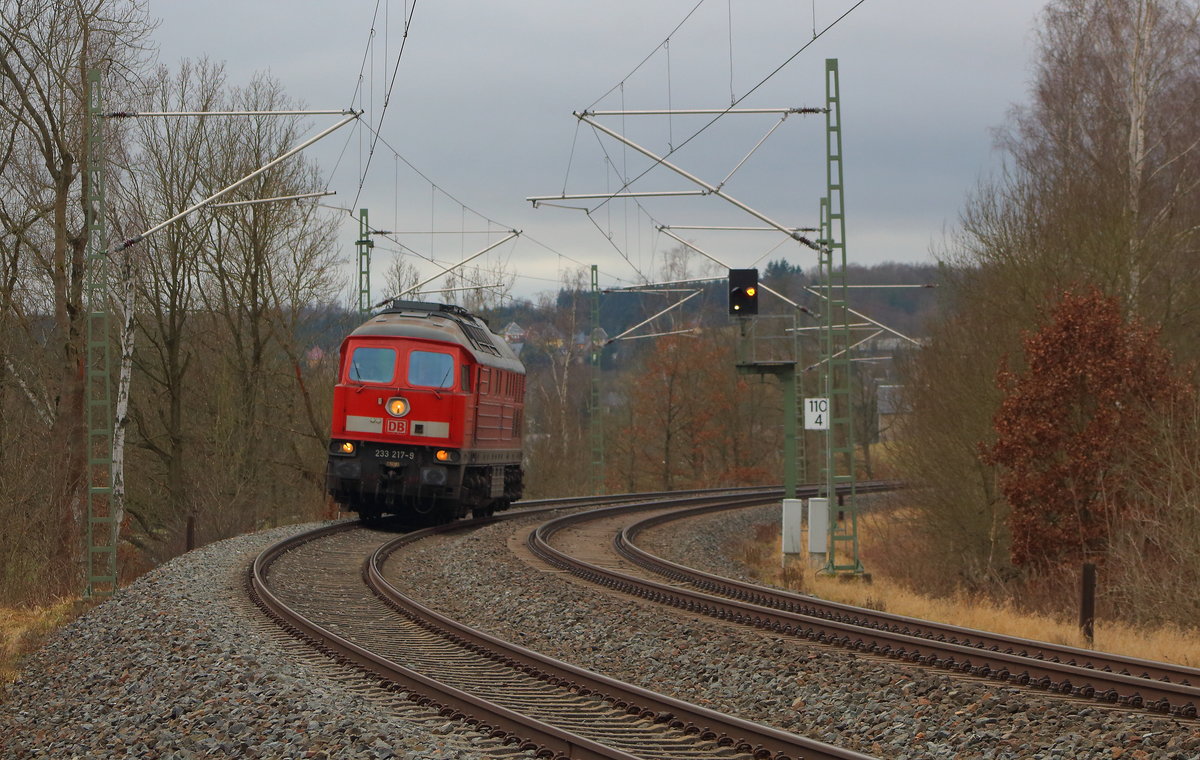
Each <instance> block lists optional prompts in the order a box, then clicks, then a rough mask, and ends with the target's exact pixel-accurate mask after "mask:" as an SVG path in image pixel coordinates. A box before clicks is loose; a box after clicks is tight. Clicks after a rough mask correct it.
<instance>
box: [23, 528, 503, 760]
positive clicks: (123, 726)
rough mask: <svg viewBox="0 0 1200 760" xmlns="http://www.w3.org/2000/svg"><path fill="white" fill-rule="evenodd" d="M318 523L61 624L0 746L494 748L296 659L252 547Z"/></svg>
mask: <svg viewBox="0 0 1200 760" xmlns="http://www.w3.org/2000/svg"><path fill="white" fill-rule="evenodd" d="M312 527H316V526H315V525H307V526H292V527H289V528H281V529H277V530H272V531H266V532H263V533H257V534H253V535H249V536H241V537H238V538H233V539H230V540H228V541H222V542H219V543H216V544H212V545H210V546H207V547H204V548H202V549H198V550H196V551H194V552H191V553H189V554H186V555H184V556H182V557H178V558H176V559H174V560H172V561H171V562H168V563H166V564H165V565H163V566H162V567H160V568H158V569H156V570H154V571H153V572H150V573H148V574H146V575H145V576H143V577H142V578H140V579H139V580H138V581H136V582H135V583H133V584H131V585H130V586H129V587H128V588H124V589H121V590H119V591H118V592H117V593H116V594H115V595H114V596H113V598H112V599H110V600H109V601H107V602H105V603H104V604H101V605H99V606H97V607H96V608H94V609H92V610H91V611H89V612H88V613H87V614H85V615H84V616H82V617H81V618H79V619H78V620H76V621H75V622H73V623H71V624H70V625H68V626H65V627H64V628H62V629H61V630H59V631H57V632H56V633H55V634H54V635H53V636H52V637H51V638H50V639H49V640H48V642H47V643H46V645H45V646H44V647H43V648H42V649H41V650H40V651H38V652H37V653H35V654H34V655H32V656H31V657H30V659H29V660H28V661H27V662H26V663H25V667H24V669H23V672H22V676H21V679H20V680H18V681H17V682H15V683H13V684H12V685H11V686H10V687H9V688H8V690H7V693H6V694H4V695H3V701H2V702H0V756H2V757H3V758H6V759H7V758H49V759H52V760H65V759H66V758H81V759H82V758H87V759H88V760H92V759H93V758H123V757H130V758H133V757H136V758H164V759H170V760H185V759H190V758H202V757H221V758H229V757H247V758H301V757H304V758H328V759H329V760H334V759H336V758H365V759H370V760H386V759H387V758H403V760H435V759H440V758H477V757H484V756H487V757H492V756H493V755H492V754H490V753H488V752H485V751H484V750H482V749H480V748H479V747H480V745H485V746H486V745H494V743H493V742H481V738H480V737H479V736H478V735H475V734H472V733H459V728H458V727H457V726H456V725H454V724H447V722H446V721H445V719H443V718H437V717H436V716H430V715H428V714H427V713H425V712H424V711H414V710H412V709H411V708H409V707H408V705H407V704H406V703H405V704H402V705H401V707H402V708H403V709H405V710H408V718H406V717H401V716H398V715H397V714H396V712H395V711H394V710H393V709H391V708H389V706H388V705H389V704H394V703H396V702H398V701H399V700H398V699H396V698H395V697H393V696H392V695H390V694H388V693H387V692H385V691H383V690H382V689H377V688H375V687H374V685H373V683H372V682H369V681H365V680H362V679H358V678H349V679H347V678H344V677H342V676H340V675H339V674H337V672H336V671H335V670H334V669H332V668H331V667H329V666H328V665H326V664H325V663H324V662H322V661H320V660H316V661H315V662H312V661H311V660H313V658H307V659H308V660H309V661H308V662H305V661H303V660H302V659H298V658H297V654H298V653H300V652H303V648H302V647H300V646H299V645H298V644H295V643H293V642H291V641H290V640H288V639H287V638H286V637H284V636H282V635H281V634H280V632H279V629H278V627H277V626H275V624H274V623H272V622H270V621H268V620H267V619H266V618H265V617H264V616H263V614H262V613H261V612H259V611H258V610H257V608H255V607H254V606H253V605H252V604H251V603H250V602H249V601H248V600H246V594H245V590H244V586H245V580H244V579H245V573H246V570H247V568H248V566H249V563H250V561H251V560H252V559H253V558H254V557H255V556H256V555H257V554H258V552H260V551H261V550H262V549H264V548H265V547H267V546H268V545H270V544H272V543H274V542H276V541H279V540H281V539H282V538H284V537H285V536H287V535H291V534H292V533H296V532H299V531H301V530H303V529H307V528H312ZM414 721H416V722H414ZM499 756H506V757H522V756H524V755H522V754H513V753H503V754H501V755H499Z"/></svg>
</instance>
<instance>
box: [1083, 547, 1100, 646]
mask: <svg viewBox="0 0 1200 760" xmlns="http://www.w3.org/2000/svg"><path fill="white" fill-rule="evenodd" d="M1079 585H1080V589H1079V630H1080V632H1081V633H1082V634H1083V638H1084V639H1086V640H1087V645H1088V646H1089V647H1091V646H1092V644H1093V643H1094V641H1095V635H1094V634H1095V623H1096V566H1095V565H1094V564H1092V563H1091V562H1085V563H1084V565H1083V575H1082V577H1081V578H1080V584H1079Z"/></svg>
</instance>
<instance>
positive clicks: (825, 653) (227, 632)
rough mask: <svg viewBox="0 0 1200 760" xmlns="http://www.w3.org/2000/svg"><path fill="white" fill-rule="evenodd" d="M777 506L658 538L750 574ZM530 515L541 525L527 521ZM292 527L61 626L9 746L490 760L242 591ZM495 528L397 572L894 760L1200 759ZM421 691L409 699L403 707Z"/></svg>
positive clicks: (1193, 743) (687, 688)
mask: <svg viewBox="0 0 1200 760" xmlns="http://www.w3.org/2000/svg"><path fill="white" fill-rule="evenodd" d="M774 515H775V510H773V509H767V510H751V511H743V512H741V513H737V514H733V515H716V516H712V517H708V518H702V519H699V520H694V521H691V522H689V523H688V528H687V530H678V529H675V530H673V531H671V532H670V535H672V536H673V538H672V541H671V545H670V546H669V547H667V546H664V545H663V544H662V538H661V535H662V534H655V535H651V536H648V537H647V538H646V540H644V541H642V543H643V545H645V546H646V547H647V548H650V549H652V550H654V551H656V552H658V553H660V554H662V555H663V556H667V557H668V558H669V559H672V560H674V561H677V562H682V563H685V564H693V565H696V566H699V567H707V568H711V569H714V570H716V571H718V572H721V573H722V574H726V575H732V576H737V575H739V574H740V573H741V570H740V568H738V567H737V565H736V564H735V563H731V562H730V561H729V560H728V559H727V558H726V557H725V552H726V550H727V546H726V541H727V540H728V537H730V536H735V537H737V536H749V535H752V534H753V527H754V525H756V524H758V523H760V522H762V521H764V520H767V519H773V517H774ZM525 522H526V524H527V525H529V526H532V525H533V524H534V521H532V520H529V521H525ZM309 527H314V526H311V525H310V526H293V527H290V528H281V529H276V530H272V531H266V532H263V533H258V534H254V535H250V536H242V537H239V538H235V539H230V540H228V541H223V542H220V543H217V544H213V545H211V546H208V547H205V548H203V549H200V550H197V551H194V552H191V553H189V554H187V555H184V556H183V557H179V558H177V559H175V560H173V561H171V562H169V563H167V564H165V565H163V566H162V567H161V568H158V569H157V570H155V571H153V572H151V573H148V574H147V575H146V576H144V577H143V578H141V579H139V580H138V581H137V582H135V583H133V584H131V585H130V586H129V587H128V588H124V589H121V590H120V591H119V592H118V593H117V594H116V595H115V596H114V598H113V599H111V600H109V601H108V602H106V603H104V604H102V605H99V606H98V607H96V608H95V609H93V610H91V611H90V612H88V613H87V614H86V615H84V616H83V617H81V618H80V619H79V620H77V621H75V622H74V623H72V624H70V625H68V626H65V627H64V628H62V629H61V630H59V631H58V632H56V633H55V634H54V635H53V636H52V637H51V638H50V639H49V640H48V642H47V644H46V645H45V646H44V647H43V648H42V649H41V650H39V651H38V652H37V653H35V654H34V655H32V656H31V657H30V658H29V659H28V661H27V662H26V663H25V668H24V670H23V673H22V676H21V678H20V679H19V680H18V681H17V682H15V683H14V684H12V685H11V686H10V687H9V688H8V689H7V692H6V693H5V694H4V697H3V702H2V703H0V755H2V756H3V757H5V758H8V757H14V758H25V757H33V758H41V757H44V758H54V759H55V760H58V759H59V758H103V757H155V758H180V759H183V758H201V757H236V756H240V757H272V758H274V757H280V758H282V757H287V758H291V757H316V758H403V759H405V760H432V758H460V759H461V758H477V757H492V756H494V755H493V754H492V753H491V751H490V750H487V751H485V750H484V749H482V748H480V745H479V744H478V741H479V737H478V736H476V735H474V734H471V733H469V732H465V731H462V729H461V728H460V727H458V726H456V725H454V724H450V723H446V722H445V721H444V719H436V718H433V717H430V716H415V717H414V716H412V715H410V714H398V713H397V712H396V710H395V709H394V705H395V703H396V702H398V701H399V700H397V699H395V698H391V697H389V696H388V695H387V692H384V691H382V690H380V689H377V688H375V687H374V686H373V685H372V683H371V682H369V681H365V680H363V679H357V678H347V677H344V676H340V675H337V674H338V673H339V672H340V671H338V670H337V669H336V668H333V667H332V666H330V665H324V664H323V663H322V662H321V661H320V660H319V659H317V660H316V662H314V661H313V660H314V658H312V657H305V656H303V654H302V652H303V647H302V646H301V645H299V644H296V643H294V642H290V641H289V640H288V639H286V638H285V637H283V636H281V634H280V633H279V632H278V629H277V628H276V627H275V626H274V624H273V623H271V622H269V621H267V620H265V618H264V616H263V614H262V613H261V612H259V611H258V610H257V609H256V608H255V607H253V605H251V604H250V603H249V602H248V601H247V600H246V599H245V589H244V586H245V581H244V574H245V572H246V567H247V565H248V563H249V562H250V560H251V559H252V558H253V557H254V556H255V555H256V554H257V553H258V552H259V551H261V550H262V549H263V548H265V547H266V546H268V545H269V544H271V543H274V542H275V541H278V540H280V539H282V538H283V537H285V536H286V535H290V534H291V533H295V532H298V531H300V530H303V529H306V528H309ZM515 530H516V528H515V527H514V524H513V523H497V524H494V525H492V526H488V527H485V528H483V529H481V530H478V531H474V532H472V533H469V534H464V535H458V536H453V537H449V538H447V539H444V540H443V539H439V540H438V541H437V542H436V543H434V542H430V543H428V544H427V545H422V544H417V545H416V546H414V547H411V548H410V549H408V550H405V551H404V552H402V553H400V554H397V555H395V558H394V559H393V561H391V562H389V565H388V570H389V574H394V575H395V576H396V577H395V582H396V583H397V585H398V586H400V587H401V588H402V589H403V590H405V591H407V592H409V593H411V594H412V595H413V596H415V597H416V598H418V599H419V600H421V601H423V602H425V603H427V604H430V605H431V606H433V607H435V608H437V609H439V610H442V611H444V612H446V613H448V614H451V615H454V616H457V617H460V618H462V619H464V620H465V621H467V622H469V623H472V624H475V625H477V626H478V627H480V628H482V629H484V630H487V631H489V632H491V633H493V634H495V635H498V636H501V637H503V638H507V639H510V640H512V641H516V642H518V643H521V644H523V645H525V646H528V647H531V648H534V649H537V650H539V651H542V652H544V653H546V654H549V655H551V656H553V657H557V658H560V659H564V660H568V661H571V662H574V663H576V664H579V665H581V666H583V667H587V668H590V669H593V670H596V671H599V672H602V673H605V674H607V675H610V676H613V677H616V678H620V679H622V680H627V681H631V682H634V683H637V684H640V685H642V686H645V687H647V688H651V689H654V690H656V691H660V692H663V693H666V694H670V695H672V696H675V697H678V698H681V699H686V700H688V701H692V702H697V703H699V704H704V705H706V706H709V707H712V708H714V709H718V710H722V711H725V712H730V713H733V714H737V715H740V716H742V717H744V718H748V719H752V720H761V721H764V722H768V723H771V724H773V725H776V726H778V727H781V728H784V729H786V730H790V731H794V732H796V733H798V734H802V735H804V736H808V737H810V738H814V739H818V740H821V741H825V742H829V743H831V744H835V745H838V746H842V747H847V748H851V749H855V750H858V751H860V752H866V753H868V754H872V755H876V756H878V757H881V758H974V757H978V758H1125V759H1126V760H1128V759H1130V758H1138V759H1139V760H1143V759H1150V758H1153V759H1158V758H1170V759H1171V760H1185V759H1193V758H1200V724H1197V723H1196V722H1183V721H1176V720H1173V719H1170V718H1159V717H1152V716H1147V715H1141V714H1136V713H1129V712H1126V711H1121V710H1115V709H1110V708H1105V707H1101V706H1098V705H1095V704H1093V703H1090V702H1081V701H1073V702H1064V701H1062V700H1060V699H1051V698H1047V697H1045V696H1043V695H1040V694H1038V693H1034V692H1030V691H1022V690H1018V689H1014V688H1011V687H1006V686H1001V685H997V684H994V683H989V682H986V681H974V680H967V679H959V678H952V677H950V676H948V675H945V674H941V673H938V672H936V671H925V670H920V669H916V668H910V667H906V666H903V665H898V664H895V663H891V662H888V661H884V660H879V659H874V658H867V657H861V656H855V655H852V654H850V653H847V652H844V651H840V650H837V649H833V648H828V647H820V646H813V645H809V644H807V643H802V642H796V641H791V640H787V639H783V638H781V637H778V636H773V635H770V634H765V633H762V632H759V631H754V630H748V629H738V628H735V627H733V626H727V625H724V624H720V623H717V622H715V621H710V620H708V619H705V618H700V617H697V616H680V615H677V614H675V613H674V612H669V613H668V612H664V611H663V610H662V609H661V608H658V607H654V606H651V605H649V604H647V603H644V602H641V601H637V600H630V599H623V598H612V597H609V596H607V595H605V594H602V593H600V592H599V591H597V590H596V589H595V588H593V587H590V586H588V585H586V584H583V583H581V582H578V581H575V580H573V579H570V578H569V577H567V576H564V575H563V574H561V573H555V572H547V571H545V570H543V569H538V567H537V566H536V565H534V564H531V563H530V562H529V561H528V560H527V559H526V558H523V557H521V556H519V555H518V554H517V553H514V551H513V550H512V549H511V548H510V543H512V542H511V541H510V539H511V538H512V536H513V534H514V531H515ZM405 704H407V703H405Z"/></svg>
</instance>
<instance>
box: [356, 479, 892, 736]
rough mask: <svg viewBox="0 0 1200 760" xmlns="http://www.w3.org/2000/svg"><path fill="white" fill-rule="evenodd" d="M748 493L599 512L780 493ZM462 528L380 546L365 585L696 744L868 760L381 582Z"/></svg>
mask: <svg viewBox="0 0 1200 760" xmlns="http://www.w3.org/2000/svg"><path fill="white" fill-rule="evenodd" d="M747 490H751V491H757V492H752V493H742V494H736V495H729V494H726V495H723V496H719V497H713V496H711V495H705V496H697V495H690V496H687V497H685V498H682V499H674V500H671V501H667V502H664V501H643V502H641V503H638V504H633V505H621V506H616V507H608V508H605V509H602V510H600V511H602V512H604V511H608V510H612V509H616V510H622V511H637V510H646V509H662V508H664V507H670V506H675V505H678V504H689V503H697V502H704V503H711V501H712V499H713V498H719V499H721V500H722V503H726V502H727V501H728V500H729V499H731V498H732V499H737V500H739V501H741V502H742V503H744V504H759V503H763V502H766V501H771V500H774V499H776V498H778V496H779V492H778V491H777V490H775V489H772V490H770V491H761V490H759V489H747ZM695 493H703V492H695ZM709 493H711V492H709ZM589 514H591V513H589ZM461 525H462V524H461V523H460V524H458V526H439V528H436V529H430V530H429V531H428V532H427V531H418V532H416V533H411V534H408V535H405V536H401V537H399V538H397V539H395V540H393V541H390V542H388V543H387V544H384V545H383V546H381V547H379V549H378V550H376V552H375V554H374V555H372V556H371V558H370V559H369V560H368V562H367V563H366V566H365V568H364V575H365V577H366V580H367V585H368V586H370V587H371V588H372V589H373V590H374V591H375V592H376V593H377V594H378V595H379V596H380V597H381V598H382V599H384V600H385V601H386V602H387V603H388V604H390V605H391V606H393V607H394V608H395V609H397V610H398V611H400V612H402V613H404V614H405V615H408V616H410V617H412V618H413V619H416V620H419V621H427V622H424V623H423V624H425V625H427V626H428V627H430V628H431V630H436V631H437V632H438V633H440V634H441V635H443V636H445V637H446V638H449V639H451V640H452V641H454V642H455V643H457V644H460V645H463V646H467V647H469V648H471V649H473V650H475V651H477V652H480V653H483V654H486V655H487V656H489V657H491V658H493V659H496V660H498V661H500V662H504V663H505V664H508V665H510V666H512V667H515V668H516V669H519V670H522V671H523V672H525V673H528V674H530V675H534V676H535V677H537V678H539V679H540V680H543V681H546V682H547V683H550V684H553V685H556V686H562V687H564V688H567V689H570V690H572V691H574V692H576V693H578V694H581V695H590V696H599V697H600V698H601V699H603V700H604V701H607V702H610V703H612V704H613V705H614V706H616V707H618V708H621V709H623V710H625V711H626V712H628V713H629V714H631V715H637V716H639V717H642V718H646V719H649V720H654V721H655V722H659V723H664V724H666V725H668V726H670V727H672V728H676V729H680V730H682V731H684V732H685V733H688V734H696V735H697V736H698V737H699V738H701V739H707V740H711V741H715V742H716V743H717V744H718V745H719V746H724V747H729V748H730V749H733V750H735V751H739V752H745V753H749V754H750V755H751V756H753V757H755V758H764V759H766V758H770V759H771V760H790V759H791V758H796V759H797V760H799V759H800V758H805V759H808V760H869V758H870V756H869V755H864V754H862V753H859V752H855V751H853V750H847V749H842V748H839V747H834V746H832V745H829V744H825V743H823V742H818V741H815V740H812V739H808V738H805V737H801V736H798V735H796V734H792V733H789V732H787V731H782V730H780V729H776V728H772V727H770V726H764V725H761V724H758V723H754V722H751V721H748V720H745V719H742V718H738V717H736V716H732V715H727V714H724V713H720V712H717V711H715V710H710V709H708V708H705V707H701V706H699V705H693V704H690V703H687V702H684V701H682V700H679V699H675V698H673V697H669V696H666V695H663V694H658V693H656V692H653V691H650V690H648V689H644V688H642V687H639V686H636V685H633V684H628V683H624V682H622V681H618V680H616V679H614V678H610V677H608V676H605V675H602V674H599V673H594V672H592V671H589V670H585V669H583V668H580V667H577V666H574V665H571V664H569V663H566V662H563V661H561V660H557V659H554V658H552V657H549V656H546V655H543V654H540V653H538V652H535V651H533V650H531V649H527V648H525V647H522V646H520V645H518V644H514V643H512V642H508V641H504V640H502V639H499V638H497V637H495V636H491V635H490V634H487V633H484V632H482V631H479V630H476V629H474V628H471V627H470V626H467V625H464V624H462V623H459V622H457V621H455V620H453V619H451V618H449V617H447V616H445V615H442V614H440V613H438V612H436V611H434V610H432V609H430V608H428V607H426V606H424V605H422V604H421V603H420V602H418V601H416V600H415V599H413V598H411V597H410V596H408V595H406V594H404V593H403V592H401V591H400V590H399V589H397V588H396V587H395V586H394V585H392V584H391V583H390V582H389V581H388V580H387V579H386V578H385V577H384V573H383V569H382V568H383V565H384V563H385V562H386V561H387V558H388V557H389V556H390V555H391V554H392V553H394V552H396V551H397V550H399V549H401V548H403V547H404V546H406V545H408V544H411V543H414V542H416V541H419V540H421V539H423V538H426V537H428V535H431V534H432V533H434V532H441V531H442V530H444V529H445V528H446V527H450V528H453V527H459V526H461Z"/></svg>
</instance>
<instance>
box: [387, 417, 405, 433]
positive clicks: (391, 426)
mask: <svg viewBox="0 0 1200 760" xmlns="http://www.w3.org/2000/svg"><path fill="white" fill-rule="evenodd" d="M383 432H385V433H391V434H392V435H408V420H384V425H383Z"/></svg>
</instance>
